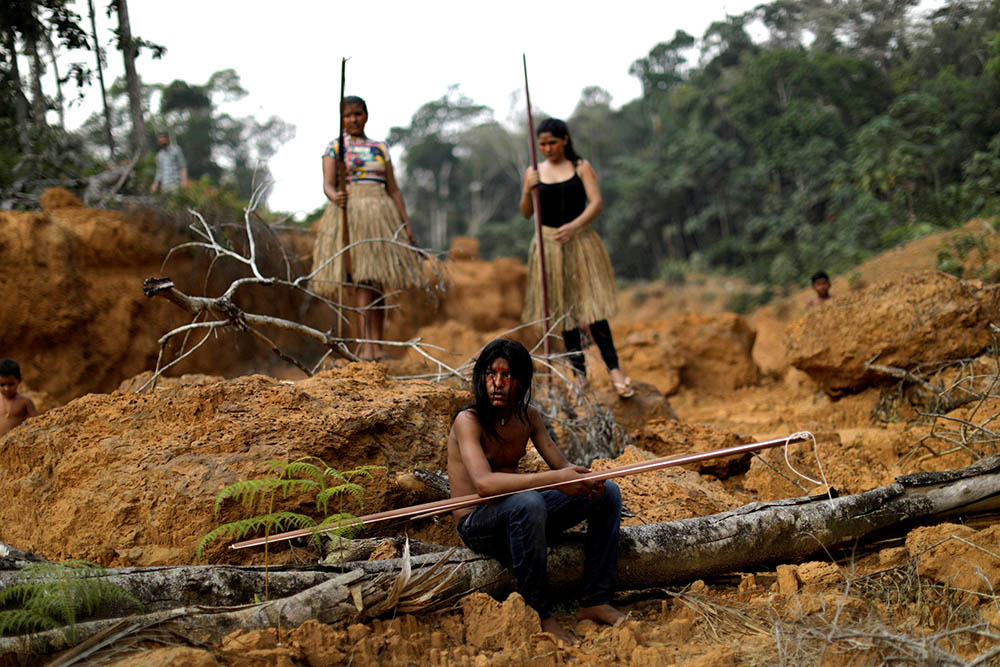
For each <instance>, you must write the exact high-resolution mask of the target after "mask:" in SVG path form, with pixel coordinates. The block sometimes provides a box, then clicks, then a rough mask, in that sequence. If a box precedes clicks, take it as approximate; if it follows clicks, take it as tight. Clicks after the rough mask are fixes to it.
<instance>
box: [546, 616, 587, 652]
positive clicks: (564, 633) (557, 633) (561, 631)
mask: <svg viewBox="0 0 1000 667" xmlns="http://www.w3.org/2000/svg"><path fill="white" fill-rule="evenodd" d="M542 632H548V633H549V634H550V635H552V636H553V637H555V638H556V639H558V640H560V641H562V643H564V644H566V646H575V645H577V644H579V643H580V640H579V639H577V638H576V635H574V634H573V633H572V632H570V631H568V630H567V629H566V628H564V627H563V626H561V625H559V621H557V620H556V619H555V617H553V616H549V617H548V618H545V619H542Z"/></svg>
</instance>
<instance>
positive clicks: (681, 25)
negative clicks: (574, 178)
mask: <svg viewBox="0 0 1000 667" xmlns="http://www.w3.org/2000/svg"><path fill="white" fill-rule="evenodd" d="M761 1H762V0H700V1H698V2H681V1H678V0H659V1H656V0H650V1H642V0H619V1H618V2H610V3H609V2H602V3H596V2H587V1H582V2H580V1H578V2H538V1H535V2H526V1H523V0H509V1H507V2H491V3H482V2H470V1H468V0H466V1H464V2H458V1H452V0H447V1H434V0H431V1H424V2H419V1H417V2H414V1H412V0H410V1H408V2H401V1H397V0H383V1H382V2H372V3H363V2H337V1H333V2H331V1H318V0H317V1H306V0H286V1H284V2H264V1H257V2H247V1H245V0H244V1H242V2H236V1H233V0H199V1H197V2H195V1H192V0H173V1H172V2H163V1H162V0H129V14H130V16H131V23H132V32H133V34H135V35H137V36H140V37H142V38H144V39H147V40H150V41H152V42H156V43H158V44H162V45H164V46H166V47H167V52H166V55H165V56H164V57H163V58H162V59H161V60H152V59H151V58H150V57H149V55H148V53H147V54H144V55H143V56H142V57H141V58H140V60H139V62H138V70H139V73H140V76H142V78H143V80H144V81H145V82H147V83H169V82H170V81H173V80H174V79H183V80H185V81H187V82H188V83H191V84H202V83H204V82H205V81H207V79H208V77H209V76H210V75H211V74H212V73H213V72H216V71H218V70H222V69H227V68H232V69H235V70H236V71H237V73H239V75H240V79H241V81H242V84H243V87H244V88H245V89H246V90H247V91H248V92H249V95H248V96H247V98H246V99H245V100H244V101H243V102H241V103H240V105H239V107H238V108H236V109H229V111H230V112H231V113H236V114H239V115H247V114H253V115H256V116H258V117H260V118H262V119H263V118H266V117H268V116H270V115H277V116H279V117H280V118H282V119H283V120H285V121H286V122H289V123H292V124H294V125H295V127H296V135H295V138H294V139H293V140H292V141H290V142H288V143H287V144H286V145H285V146H284V147H283V148H282V149H281V151H280V152H279V153H278V154H277V155H276V156H275V158H274V159H273V160H272V163H271V170H272V172H273V175H274V177H275V179H276V181H277V184H276V186H275V189H274V193H273V194H272V196H271V200H270V205H271V207H272V208H274V209H279V210H285V211H293V212H308V211H311V210H313V209H315V208H316V207H317V206H319V205H321V204H322V203H323V202H324V201H325V199H324V197H323V193H322V169H321V162H320V155H321V154H322V151H323V149H324V148H325V146H326V144H327V142H328V141H329V140H330V139H331V138H332V137H333V136H334V135H335V134H336V131H337V118H338V116H337V112H336V109H337V100H338V96H339V94H340V90H339V88H340V59H341V57H342V56H348V57H350V61H348V64H347V92H348V94H355V95H360V96H361V97H363V98H365V100H366V101H367V102H368V108H369V116H370V117H369V123H368V127H367V134H368V135H369V136H371V137H373V138H378V139H384V138H385V137H386V135H387V134H388V131H389V128H390V127H392V126H394V125H409V122H410V118H411V117H412V115H413V113H414V112H415V111H416V110H417V109H418V108H419V107H420V106H421V105H422V104H424V103H425V102H429V101H431V100H434V99H437V98H439V97H441V96H442V95H443V94H445V92H446V91H447V89H448V86H450V85H452V84H458V85H459V87H460V90H461V91H462V92H463V93H464V94H466V95H467V96H469V97H471V98H472V99H473V100H474V101H475V102H477V103H479V104H485V105H487V106H490V107H492V108H493V110H494V112H495V117H496V118H497V120H500V121H504V120H506V119H507V118H508V117H510V115H511V104H512V102H513V103H516V104H517V105H518V107H517V110H518V111H520V110H521V109H523V105H524V102H523V73H522V69H521V54H522V53H525V54H526V55H527V58H528V69H529V77H530V85H531V96H532V103H533V105H534V107H535V109H536V111H537V110H544V111H545V112H546V113H548V114H551V115H554V116H560V117H566V116H569V115H570V114H571V113H572V111H573V109H574V107H575V106H576V103H577V101H578V100H579V97H580V91H581V90H583V88H585V87H587V86H592V85H597V86H601V87H602V88H604V89H606V90H607V91H609V92H610V93H611V95H612V105H613V106H614V107H616V108H617V107H620V106H621V105H622V104H625V103H626V102H628V101H629V100H632V99H634V98H636V97H638V96H639V94H640V92H641V91H640V86H639V82H638V80H637V79H636V78H635V77H632V76H629V74H628V69H629V65H630V64H631V63H632V62H633V61H635V60H636V59H638V58H641V57H643V56H645V55H646V54H647V53H648V52H649V50H650V49H651V48H652V47H653V46H654V45H656V44H657V43H658V42H661V41H667V40H669V39H670V38H672V37H673V35H674V32H675V31H677V30H678V29H683V30H686V31H687V32H689V33H691V34H692V35H694V36H695V37H701V35H702V34H703V33H704V31H705V29H706V28H707V27H708V26H709V24H710V23H711V22H712V21H716V20H722V19H724V17H725V16H726V14H727V13H729V14H736V13H740V12H743V11H746V10H748V9H751V8H752V7H754V6H756V5H758V4H760V2H761ZM95 5H97V6H98V7H103V6H104V5H106V2H104V1H103V0H97V2H96V3H95ZM76 11H77V12H78V13H79V14H80V15H81V16H83V17H84V19H86V16H87V12H86V2H83V0H77V1H76ZM99 11H100V12H101V16H100V17H99V18H100V22H99V24H98V30H99V31H101V32H102V39H103V38H105V37H106V38H107V39H110V38H111V34H110V31H109V29H110V26H111V21H109V20H108V19H106V18H105V17H104V15H103V11H102V10H99ZM108 62H109V70H110V71H109V73H108V77H109V81H110V80H113V79H114V78H115V77H116V76H120V75H121V73H122V71H123V68H122V64H121V56H120V54H119V53H118V52H116V51H113V50H109V51H108ZM99 97H100V95H99V92H98V90H97V86H96V84H95V85H94V86H93V87H92V88H90V89H88V91H87V98H86V100H85V101H84V103H83V105H82V106H81V107H79V108H77V109H76V110H75V111H72V112H71V113H70V115H69V117H68V119H67V122H68V124H69V125H70V126H71V127H72V126H74V125H79V123H81V122H82V121H83V119H84V118H85V117H86V116H87V115H88V114H89V113H92V112H95V111H97V110H99V106H98V105H99ZM394 154H395V153H394Z"/></svg>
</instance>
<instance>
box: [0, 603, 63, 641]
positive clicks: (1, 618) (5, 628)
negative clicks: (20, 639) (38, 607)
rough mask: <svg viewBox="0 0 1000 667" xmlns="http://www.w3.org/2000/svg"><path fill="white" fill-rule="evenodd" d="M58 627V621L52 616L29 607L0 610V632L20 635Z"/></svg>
mask: <svg viewBox="0 0 1000 667" xmlns="http://www.w3.org/2000/svg"><path fill="white" fill-rule="evenodd" d="M58 627H59V622H58V621H56V620H55V619H54V618H51V617H50V616H45V615H43V614H39V613H38V612H35V611H32V610H30V609H10V610H7V611H0V634H4V635H8V634H10V635H21V634H26V633H28V632H36V631H38V630H51V629H52V628H58Z"/></svg>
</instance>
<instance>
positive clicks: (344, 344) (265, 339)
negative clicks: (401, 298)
mask: <svg viewBox="0 0 1000 667" xmlns="http://www.w3.org/2000/svg"><path fill="white" fill-rule="evenodd" d="M268 185H269V184H262V185H261V186H259V187H258V188H257V189H256V190H255V192H254V195H253V196H252V197H251V199H250V202H249V205H248V207H247V208H246V210H245V214H244V220H243V222H242V224H241V225H239V227H238V229H239V233H238V234H237V236H238V238H237V239H236V240H237V241H238V242H239V243H242V244H243V245H244V246H245V247H244V249H243V250H240V249H237V248H235V247H233V245H232V243H231V242H230V240H228V239H227V238H226V237H225V236H224V235H222V234H220V233H219V230H218V229H217V227H216V226H213V225H212V224H210V223H209V222H208V221H207V220H206V219H205V218H204V216H202V215H201V214H200V213H198V212H197V211H194V210H191V211H190V213H191V214H192V215H193V216H194V222H193V223H192V224H191V225H190V226H189V229H190V231H191V232H192V233H193V234H194V235H195V237H196V239H197V240H194V241H189V242H186V243H181V244H179V245H177V246H174V247H173V248H171V249H170V251H169V252H168V253H167V256H166V258H165V259H164V266H166V263H167V262H168V261H169V260H170V259H171V257H172V256H173V255H174V254H175V253H177V252H179V251H182V250H185V249H187V250H200V251H203V252H207V253H208V254H209V256H210V260H211V261H210V263H209V267H208V272H207V274H206V279H205V285H206V290H207V286H208V277H209V276H210V275H211V272H212V269H213V268H214V267H215V265H216V263H218V262H220V261H223V260H229V261H233V262H235V263H237V264H238V265H241V266H242V267H244V269H245V270H246V271H247V272H248V273H249V275H248V276H245V277H241V278H237V279H235V280H232V281H231V282H230V284H229V285H228V286H227V287H226V288H225V289H224V290H223V292H222V293H221V294H219V295H218V296H195V295H190V294H185V293H184V292H182V291H181V290H179V289H177V287H176V286H175V285H174V283H173V281H172V280H171V279H170V278H169V277H162V278H148V279H147V280H146V281H145V282H144V283H143V292H144V293H145V294H146V296H147V297H150V298H152V297H155V296H158V297H161V298H164V299H166V300H168V301H170V302H171V303H173V304H174V305H176V306H178V307H179V308H181V309H182V310H184V311H185V312H187V313H190V314H191V315H192V316H193V321H192V322H190V323H189V324H186V325H183V326H179V327H176V328H174V329H172V330H171V331H168V332H167V333H165V334H164V335H163V336H161V337H160V339H159V341H158V342H159V346H160V350H159V355H158V358H157V363H156V368H155V370H154V372H153V375H152V377H151V378H150V379H149V381H148V382H147V383H146V384H145V385H143V387H141V388H140V390H142V389H145V388H146V387H147V386H155V383H156V380H157V379H158V378H159V377H160V375H162V373H163V372H164V371H165V370H167V369H168V368H170V367H172V366H174V365H176V364H177V363H178V362H179V361H181V360H182V359H184V358H186V357H187V356H190V355H191V354H192V353H193V352H194V351H195V350H196V349H198V348H200V347H201V346H203V345H205V344H206V343H207V341H208V339H209V336H210V335H211V334H213V333H215V332H217V331H218V330H220V329H224V330H231V331H235V332H237V333H239V334H245V335H247V336H250V337H252V338H255V339H257V340H259V341H261V342H262V343H264V344H265V345H266V346H267V347H268V348H269V349H270V351H271V353H272V354H274V355H275V356H276V357H278V358H279V359H281V360H282V361H284V362H286V363H289V364H291V365H294V366H295V367H297V368H299V369H300V370H302V371H303V372H304V373H306V374H307V375H312V374H314V373H315V372H316V371H317V370H318V369H319V368H320V367H321V365H322V364H323V362H324V361H325V360H326V359H328V358H329V356H330V355H331V354H335V355H338V356H340V357H342V358H344V359H348V360H350V361H360V359H358V357H357V356H355V355H354V353H352V352H351V349H350V346H352V345H357V344H361V343H366V342H375V343H378V344H380V345H383V346H388V347H405V348H411V349H414V350H416V352H417V353H418V354H420V355H421V356H423V357H425V358H426V359H428V360H429V361H431V362H432V363H435V364H437V366H438V368H439V372H440V371H441V370H446V371H447V375H449V376H459V377H463V376H462V372H461V371H460V370H458V369H455V368H452V367H451V366H449V365H448V364H446V363H444V362H442V361H440V360H439V359H437V358H436V357H434V356H433V354H431V353H430V352H429V351H428V350H429V349H431V348H433V347H434V346H430V345H426V344H423V343H421V342H420V341H419V340H416V341H403V342H398V341H368V340H365V339H361V338H354V337H344V336H334V335H333V333H332V330H331V331H321V330H319V329H317V328H315V327H312V326H309V325H308V324H304V323H302V322H298V321H295V320H292V319H288V318H285V317H278V316H275V315H269V314H263V313H253V312H249V311H248V310H247V309H246V308H244V307H242V306H240V305H239V296H240V294H241V293H242V292H243V291H245V290H246V289H247V288H249V287H265V288H282V289H285V290H290V291H291V292H293V293H294V294H298V295H300V296H301V297H302V299H303V300H305V301H306V302H308V301H309V300H315V301H317V302H319V303H322V304H323V305H325V306H326V307H328V308H330V309H331V311H332V312H333V313H334V314H335V316H336V317H337V318H338V319H340V320H343V319H344V318H345V317H346V314H347V313H359V314H363V313H364V311H366V310H368V309H378V310H386V309H390V308H393V307H394V306H391V305H389V304H388V303H387V299H388V298H389V297H390V296H392V294H383V295H381V297H380V298H379V299H378V300H376V301H375V303H373V304H371V305H369V306H367V307H365V308H353V307H349V306H345V305H344V304H341V303H337V302H334V301H332V300H331V299H328V298H325V297H322V296H320V295H319V294H316V293H315V292H313V291H312V290H311V289H309V287H308V283H309V281H310V280H311V279H312V278H313V277H314V276H315V275H316V274H317V272H318V271H319V270H320V268H321V267H313V270H312V271H311V272H309V273H308V274H305V275H299V276H293V275H292V273H293V272H292V266H291V262H290V261H289V255H288V253H287V252H286V251H285V249H284V247H283V246H282V244H281V243H280V240H279V239H278V238H277V236H276V235H274V233H273V230H270V228H269V227H268V226H267V225H266V224H264V223H263V221H262V220H260V216H259V215H257V212H256V209H257V207H258V205H259V202H260V199H261V193H262V192H263V191H264V190H265V188H266V187H267V186H268ZM254 218H256V219H257V222H254ZM262 227H263V228H265V229H267V231H268V232H269V233H270V234H271V241H273V244H274V245H277V247H279V248H280V250H281V259H282V268H281V269H279V270H278V272H279V273H281V274H283V275H280V276H274V275H269V274H268V272H267V271H266V270H265V269H264V268H263V266H264V263H263V262H262V260H263V259H264V255H265V254H266V253H264V252H263V248H264V246H262V244H261V243H260V242H259V240H258V235H259V234H260V231H259V230H260V228H262ZM397 236H398V234H397ZM360 243H391V244H396V245H402V246H405V247H406V248H408V249H409V250H411V251H413V252H416V253H417V254H419V255H420V256H421V257H423V258H425V259H430V260H432V264H433V265H434V266H435V270H438V269H437V265H436V261H433V260H435V258H434V257H433V256H432V255H431V254H429V253H428V252H426V251H424V250H422V249H420V248H416V247H413V246H410V245H409V244H407V243H403V242H401V241H399V240H398V238H396V237H394V238H390V239H365V240H362V241H358V242H356V243H354V244H352V246H353V245H358V244H360ZM349 249H350V248H345V249H344V250H342V251H341V252H346V251H348V250H349ZM333 259H334V257H331V258H328V259H327V262H330V261H333ZM282 269H283V270H282ZM439 277H440V276H439ZM266 330H271V331H274V330H278V331H284V332H288V333H290V334H292V335H293V337H294V338H298V339H308V340H312V341H315V342H316V343H319V345H320V346H321V347H322V348H323V353H322V355H321V356H320V357H319V359H318V360H315V359H302V358H299V357H297V356H296V355H293V354H291V353H289V352H288V351H287V350H285V349H282V347H281V346H280V345H279V344H278V342H276V340H275V338H274V337H272V336H271V335H270V334H268V333H265V331H266ZM196 331H204V332H205V333H206V335H205V337H204V338H202V340H201V341H199V342H198V343H197V344H196V345H195V346H194V347H192V348H190V349H185V348H186V347H187V337H188V336H190V335H191V334H192V333H193V332H196ZM181 335H183V336H184V342H183V344H182V346H181V353H179V354H178V356H176V358H174V359H172V360H168V355H167V354H166V348H167V345H168V344H169V343H170V342H171V341H172V340H174V339H175V338H176V337H178V336H181Z"/></svg>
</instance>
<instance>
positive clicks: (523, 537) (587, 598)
mask: <svg viewBox="0 0 1000 667" xmlns="http://www.w3.org/2000/svg"><path fill="white" fill-rule="evenodd" d="M621 511H622V497H621V492H620V491H619V490H618V485H617V484H615V483H614V482H610V481H606V482H604V495H602V496H601V497H600V498H598V499H597V500H591V499H590V498H587V497H586V496H569V495H566V494H565V493H563V492H562V491H556V490H552V489H550V490H546V491H521V492H520V493H515V494H514V495H511V496H506V497H504V498H499V499H497V500H494V501H493V502H491V503H488V504H486V505H480V506H479V507H477V508H476V509H474V510H473V511H472V513H471V514H467V515H466V516H464V517H462V520H461V521H460V522H459V524H458V534H459V536H460V537H461V538H462V541H463V542H465V544H466V546H468V547H469V548H470V549H473V550H474V551H478V552H480V553H484V554H486V555H488V556H492V557H494V558H496V559H497V560H499V561H500V562H501V563H503V564H504V565H506V566H508V567H510V568H511V569H512V570H513V571H514V578H515V579H516V580H517V589H518V591H519V592H520V593H521V595H523V596H524V599H525V601H526V602H527V603H528V604H529V605H531V606H532V607H533V608H534V609H535V611H537V612H538V615H539V616H540V617H541V618H543V619H545V618H548V617H549V616H551V615H552V600H551V598H550V596H549V574H548V554H547V552H546V549H547V547H548V543H549V540H550V539H551V538H552V537H553V536H555V535H558V534H559V533H561V532H563V531H565V530H567V529H569V528H572V527H573V526H575V525H576V524H578V523H580V522H581V521H583V520H584V519H586V520H587V538H586V541H585V542H584V554H585V557H584V566H583V588H582V595H581V597H580V606H581V607H592V606H594V605H599V604H607V603H608V602H610V601H611V593H612V592H613V590H614V584H615V573H616V570H617V568H618V530H619V524H620V521H621Z"/></svg>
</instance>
